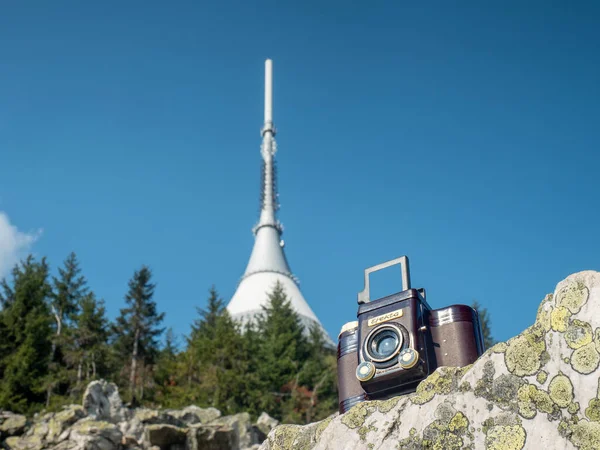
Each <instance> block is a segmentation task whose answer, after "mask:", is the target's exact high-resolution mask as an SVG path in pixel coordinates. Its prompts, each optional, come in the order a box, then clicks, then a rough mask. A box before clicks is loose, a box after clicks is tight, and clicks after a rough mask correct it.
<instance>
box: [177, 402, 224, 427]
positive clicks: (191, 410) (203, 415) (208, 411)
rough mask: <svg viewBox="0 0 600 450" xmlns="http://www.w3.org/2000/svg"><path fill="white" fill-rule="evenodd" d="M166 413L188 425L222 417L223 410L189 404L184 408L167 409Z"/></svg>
mask: <svg viewBox="0 0 600 450" xmlns="http://www.w3.org/2000/svg"><path fill="white" fill-rule="evenodd" d="M165 413H166V414H169V415H170V416H172V417H174V418H175V419H177V420H180V421H181V422H183V423H184V424H186V425H192V424H195V423H210V422H212V421H213V420H216V419H218V418H219V417H221V411H219V410H218V409H217V408H212V407H211V408H200V407H198V406H195V405H191V406H187V407H185V408H183V409H182V410H172V409H169V410H166V411H165Z"/></svg>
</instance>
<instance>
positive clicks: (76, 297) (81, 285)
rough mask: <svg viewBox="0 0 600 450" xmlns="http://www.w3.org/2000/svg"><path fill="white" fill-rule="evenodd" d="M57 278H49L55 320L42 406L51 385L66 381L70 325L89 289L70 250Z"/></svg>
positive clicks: (52, 387) (71, 339) (70, 339)
mask: <svg viewBox="0 0 600 450" xmlns="http://www.w3.org/2000/svg"><path fill="white" fill-rule="evenodd" d="M58 274H59V276H58V277H53V278H52V284H53V292H52V294H51V302H50V308H51V310H52V315H53V316H54V320H55V335H54V337H53V339H52V350H51V352H50V374H49V377H48V379H47V389H46V393H47V395H46V406H49V405H50V398H51V395H52V392H53V391H54V390H55V388H56V387H57V386H58V385H60V384H61V383H62V384H65V383H68V381H69V380H68V378H69V373H68V369H69V368H68V367H67V361H66V359H68V353H69V352H70V351H72V348H71V349H69V347H70V346H72V342H73V336H72V331H73V330H72V327H73V323H74V321H75V318H76V316H77V313H78V311H79V308H80V303H81V300H82V298H84V296H86V295H87V294H88V292H89V289H88V287H87V281H86V279H85V277H83V276H82V275H81V269H80V267H79V261H78V260H77V255H76V254H75V253H74V252H71V253H70V254H69V256H68V257H67V259H66V260H65V261H64V267H63V268H60V267H59V268H58Z"/></svg>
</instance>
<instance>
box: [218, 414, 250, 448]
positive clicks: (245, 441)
mask: <svg viewBox="0 0 600 450" xmlns="http://www.w3.org/2000/svg"><path fill="white" fill-rule="evenodd" d="M212 424H214V425H226V426H228V427H230V428H232V429H233V430H234V432H235V435H236V440H237V442H238V446H239V447H234V449H237V448H239V449H246V448H248V447H250V446H252V445H253V444H257V443H260V434H261V433H259V430H257V429H256V428H254V427H253V426H252V422H251V420H250V414H248V413H239V414H235V415H233V416H224V417H220V418H218V419H217V420H214V421H212V422H211V425H212Z"/></svg>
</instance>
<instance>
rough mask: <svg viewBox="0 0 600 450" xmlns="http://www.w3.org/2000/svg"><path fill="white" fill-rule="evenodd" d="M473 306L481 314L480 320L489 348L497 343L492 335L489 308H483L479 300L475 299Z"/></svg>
mask: <svg viewBox="0 0 600 450" xmlns="http://www.w3.org/2000/svg"><path fill="white" fill-rule="evenodd" d="M471 306H472V308H473V309H475V310H476V311H477V312H478V314H479V322H480V324H481V331H482V334H483V342H484V345H485V348H486V349H488V348H490V347H493V346H494V345H495V344H496V340H495V339H494V338H493V337H492V326H491V325H492V321H491V319H490V316H489V313H488V310H487V308H482V307H481V305H480V304H479V302H478V301H477V300H475V301H474V302H473V304H472V305H471Z"/></svg>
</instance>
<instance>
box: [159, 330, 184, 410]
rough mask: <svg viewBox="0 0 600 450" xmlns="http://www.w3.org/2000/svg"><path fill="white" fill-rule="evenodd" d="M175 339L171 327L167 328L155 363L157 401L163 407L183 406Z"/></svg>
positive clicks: (179, 365)
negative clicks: (162, 345) (163, 342)
mask: <svg viewBox="0 0 600 450" xmlns="http://www.w3.org/2000/svg"><path fill="white" fill-rule="evenodd" d="M176 341H177V339H176V337H175V334H174V333H173V329H172V328H169V329H168V330H167V334H166V337H165V345H164V347H163V348H162V349H161V350H160V354H159V356H158V360H157V363H156V373H155V379H156V383H157V385H158V401H159V402H160V403H161V406H163V407H169V408H177V407H180V406H183V404H182V402H181V400H182V399H181V396H182V395H183V394H184V392H183V391H182V385H181V383H180V380H181V375H182V373H181V369H182V364H181V358H180V356H179V352H178V350H177V342H176Z"/></svg>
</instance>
